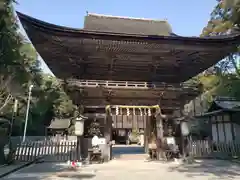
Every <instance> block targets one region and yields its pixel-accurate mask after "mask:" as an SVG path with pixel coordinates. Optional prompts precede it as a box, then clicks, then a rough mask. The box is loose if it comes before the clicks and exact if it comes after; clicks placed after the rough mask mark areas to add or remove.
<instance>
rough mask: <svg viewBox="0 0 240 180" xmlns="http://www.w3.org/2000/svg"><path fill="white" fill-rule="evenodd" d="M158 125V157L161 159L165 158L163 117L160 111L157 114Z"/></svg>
mask: <svg viewBox="0 0 240 180" xmlns="http://www.w3.org/2000/svg"><path fill="white" fill-rule="evenodd" d="M156 127H157V159H158V160H161V159H163V158H164V149H163V119H162V117H161V115H160V113H159V112H158V114H157V115H156Z"/></svg>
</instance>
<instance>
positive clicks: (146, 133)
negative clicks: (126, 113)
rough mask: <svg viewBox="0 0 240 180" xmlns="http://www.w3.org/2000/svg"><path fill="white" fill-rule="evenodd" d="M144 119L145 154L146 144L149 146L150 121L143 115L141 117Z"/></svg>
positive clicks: (146, 150) (146, 151)
mask: <svg viewBox="0 0 240 180" xmlns="http://www.w3.org/2000/svg"><path fill="white" fill-rule="evenodd" d="M142 118H143V119H144V128H145V129H144V147H145V153H148V144H149V135H150V119H149V116H147V115H144V116H142Z"/></svg>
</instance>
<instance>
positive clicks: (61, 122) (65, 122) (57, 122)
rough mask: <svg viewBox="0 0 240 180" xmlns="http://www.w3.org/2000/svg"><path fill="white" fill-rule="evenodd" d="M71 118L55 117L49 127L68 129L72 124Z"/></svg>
mask: <svg viewBox="0 0 240 180" xmlns="http://www.w3.org/2000/svg"><path fill="white" fill-rule="evenodd" d="M70 121H71V120H70V119H53V120H52V122H51V124H50V126H49V127H48V128H49V129H67V128H68V127H69V126H70Z"/></svg>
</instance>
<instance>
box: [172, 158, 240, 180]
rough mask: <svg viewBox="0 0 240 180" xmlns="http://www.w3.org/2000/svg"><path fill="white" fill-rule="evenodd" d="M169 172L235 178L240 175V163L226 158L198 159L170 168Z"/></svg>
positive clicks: (193, 175) (194, 175)
mask: <svg viewBox="0 0 240 180" xmlns="http://www.w3.org/2000/svg"><path fill="white" fill-rule="evenodd" d="M168 171H169V172H174V171H175V172H179V173H184V174H185V175H186V176H187V177H191V178H194V177H197V176H209V177H210V176H211V177H212V178H217V179H218V178H224V179H234V178H236V177H240V165H239V164H237V163H232V162H230V161H226V160H198V161H193V162H192V163H186V164H181V165H178V166H174V167H169V168H168Z"/></svg>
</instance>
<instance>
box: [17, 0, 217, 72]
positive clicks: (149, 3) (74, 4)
mask: <svg viewBox="0 0 240 180" xmlns="http://www.w3.org/2000/svg"><path fill="white" fill-rule="evenodd" d="M17 1H18V3H19V5H16V10H18V11H20V12H22V13H25V14H27V15H30V16H33V17H35V18H37V19H41V20H44V21H47V22H50V23H54V24H58V25H63V26H69V27H74V28H82V27H83V20H84V16H85V15H86V13H87V11H88V12H89V13H99V14H106V15H113V16H129V17H136V18H149V19H160V20H162V19H166V20H167V21H168V22H169V23H170V24H171V26H172V29H173V32H174V33H176V34H178V35H182V36H198V35H199V34H200V33H201V31H202V29H203V27H204V26H205V25H206V24H207V22H208V20H209V18H210V13H211V12H212V10H213V8H214V6H215V5H216V2H217V1H216V0H68V1H66V0H17ZM43 69H44V70H45V71H48V70H47V67H46V66H45V65H43Z"/></svg>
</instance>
